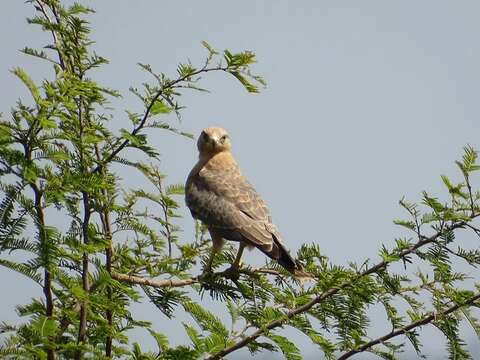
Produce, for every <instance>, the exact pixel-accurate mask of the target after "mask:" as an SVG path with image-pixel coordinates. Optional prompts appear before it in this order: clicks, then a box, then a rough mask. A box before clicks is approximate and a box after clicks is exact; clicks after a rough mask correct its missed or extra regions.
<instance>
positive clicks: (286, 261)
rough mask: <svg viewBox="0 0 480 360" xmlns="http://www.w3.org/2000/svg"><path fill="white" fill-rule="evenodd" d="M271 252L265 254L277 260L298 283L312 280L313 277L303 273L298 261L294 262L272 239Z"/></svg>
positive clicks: (286, 251)
mask: <svg viewBox="0 0 480 360" xmlns="http://www.w3.org/2000/svg"><path fill="white" fill-rule="evenodd" d="M274 239H275V241H274V242H273V248H272V251H270V252H269V253H266V252H265V253H266V254H267V255H268V256H269V257H271V258H272V259H274V260H277V261H278V263H279V264H280V265H281V266H282V267H284V268H285V269H286V270H288V272H290V273H291V274H292V275H293V276H295V277H296V278H297V279H298V280H300V282H302V283H303V282H306V281H311V280H314V279H315V277H314V276H313V275H311V274H309V273H307V272H306V271H305V269H304V268H303V265H302V264H301V263H300V261H298V260H294V259H293V258H292V256H291V255H290V253H289V252H288V250H287V249H286V248H285V246H283V244H282V243H281V242H280V241H278V240H277V239H276V237H274Z"/></svg>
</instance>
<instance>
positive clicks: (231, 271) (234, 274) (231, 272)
mask: <svg viewBox="0 0 480 360" xmlns="http://www.w3.org/2000/svg"><path fill="white" fill-rule="evenodd" d="M239 270H240V266H239V265H236V266H235V265H232V266H230V267H229V268H228V269H226V270H224V271H222V275H223V276H225V277H226V278H228V279H231V280H238V278H239V277H240V271H239Z"/></svg>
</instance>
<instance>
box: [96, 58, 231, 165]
mask: <svg viewBox="0 0 480 360" xmlns="http://www.w3.org/2000/svg"><path fill="white" fill-rule="evenodd" d="M227 69H228V67H222V66H217V67H214V68H205V67H204V68H201V69H200V70H197V71H194V72H192V73H191V74H189V75H185V76H181V77H179V78H178V79H176V80H173V81H171V82H169V83H167V84H165V85H164V86H163V87H162V88H161V89H160V90H159V91H158V92H157V93H156V94H155V96H154V97H153V98H152V100H150V103H149V104H148V106H147V109H146V110H145V113H144V114H143V118H142V120H141V121H140V123H139V124H138V125H137V126H136V127H135V128H134V129H133V130H132V131H131V132H130V135H132V136H135V135H136V134H138V132H139V131H140V130H142V129H143V128H144V127H145V123H146V121H147V119H148V118H149V116H150V113H151V111H152V107H153V105H154V104H155V102H156V101H157V100H158V98H159V97H161V96H162V95H163V94H164V92H165V90H167V89H171V88H173V87H174V86H175V85H176V84H178V83H180V82H182V81H185V80H188V79H189V78H191V77H193V76H197V75H200V74H202V73H207V72H210V71H227ZM129 142H130V140H128V139H125V140H123V141H122V142H121V143H120V144H119V145H118V146H117V148H115V149H114V150H113V151H112V152H111V153H110V155H108V156H107V157H106V158H105V159H103V161H102V162H101V163H100V164H98V165H97V167H95V169H93V172H94V173H95V172H99V171H100V170H101V168H102V167H104V166H105V165H106V164H108V163H109V162H110V161H112V160H113V159H114V158H115V156H117V155H118V153H119V152H120V151H122V150H123V149H124V148H125V147H126V146H127V145H128V143H129Z"/></svg>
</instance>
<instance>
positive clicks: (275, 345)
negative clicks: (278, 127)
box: [0, 0, 480, 359]
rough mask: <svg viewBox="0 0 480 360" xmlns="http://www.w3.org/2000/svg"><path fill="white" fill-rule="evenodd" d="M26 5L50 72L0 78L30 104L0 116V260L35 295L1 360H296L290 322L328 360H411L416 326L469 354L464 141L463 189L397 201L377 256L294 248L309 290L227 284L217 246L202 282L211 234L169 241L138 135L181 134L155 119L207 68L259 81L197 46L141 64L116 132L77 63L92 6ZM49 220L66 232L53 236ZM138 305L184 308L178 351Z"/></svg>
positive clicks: (87, 67) (177, 190)
mask: <svg viewBox="0 0 480 360" xmlns="http://www.w3.org/2000/svg"><path fill="white" fill-rule="evenodd" d="M29 3H30V4H31V5H32V6H33V7H34V8H35V10H36V12H37V15H36V16H35V17H33V18H32V19H29V23H31V24H35V25H40V26H41V28H42V29H43V30H44V31H47V32H49V33H50V34H51V44H48V45H47V46H46V47H45V50H36V49H32V48H25V49H23V52H24V53H25V54H27V55H30V56H33V57H36V58H39V59H40V60H43V61H47V62H49V63H51V65H52V68H53V70H54V72H53V73H52V78H51V79H50V80H44V81H43V82H42V83H41V84H35V83H34V82H33V81H32V79H31V78H30V77H29V75H28V74H27V72H26V71H24V70H23V69H20V68H16V69H13V70H12V72H13V73H14V74H15V75H16V76H17V77H18V78H19V79H20V80H21V81H22V82H23V83H24V84H25V86H26V87H27V89H28V90H29V92H30V94H31V98H32V99H30V100H28V101H27V102H26V101H18V103H17V104H16V106H15V107H14V108H13V109H12V111H11V113H10V114H9V116H2V118H1V121H0V191H1V194H2V195H1V203H0V223H1V227H0V254H1V257H0V264H1V265H2V266H4V267H7V268H9V269H11V270H13V271H17V272H19V273H21V274H23V275H24V276H26V277H28V278H29V279H31V280H32V282H33V283H36V284H38V285H39V286H40V287H41V289H42V291H38V292H37V297H36V298H34V299H33V300H32V301H31V302H30V303H28V304H25V305H19V306H18V307H17V310H18V313H19V315H20V316H21V317H22V318H23V319H24V321H23V322H22V323H20V324H19V325H10V324H6V323H3V324H1V330H0V331H1V333H3V334H4V337H3V341H2V345H1V347H0V355H1V356H2V357H3V358H6V359H9V358H11V359H22V358H25V359H27V358H38V359H44V358H46V359H69V358H75V359H81V358H98V359H101V358H135V359H197V358H206V359H220V358H222V357H224V356H226V355H228V354H230V353H232V352H234V351H236V350H238V349H241V348H248V350H250V352H251V353H256V352H258V351H262V350H263V351H281V352H282V353H283V355H284V356H285V357H286V358H287V359H300V358H301V355H300V351H299V349H298V348H297V347H296V346H295V344H294V343H293V342H292V341H291V340H289V339H288V338H287V337H286V336H285V335H284V334H282V330H281V329H282V328H284V327H287V326H289V327H293V328H296V329H298V330H299V331H300V332H302V333H304V334H305V335H306V336H307V337H308V338H309V339H310V340H311V341H312V342H313V343H314V344H316V345H317V346H318V349H319V353H322V354H323V355H324V356H325V357H326V358H329V359H334V358H340V359H347V358H349V357H351V356H353V355H355V354H356V353H360V352H364V351H369V352H372V353H374V354H376V355H378V356H380V357H383V358H385V359H395V358H396V355H397V354H399V353H400V352H402V351H403V350H404V348H405V346H404V345H405V344H404V343H405V342H407V341H408V342H409V343H410V344H411V345H412V346H413V348H414V349H415V350H416V351H417V352H418V354H421V338H420V336H419V335H420V333H419V329H420V328H421V327H422V326H425V325H431V326H435V327H436V328H438V329H439V330H440V331H441V332H442V333H443V334H444V335H445V338H446V340H447V348H448V351H449V354H450V358H452V359H467V358H470V355H469V353H468V352H467V350H466V348H465V344H464V342H463V341H462V339H461V337H460V334H459V325H460V323H461V321H463V320H464V319H465V320H467V321H468V322H469V323H470V324H471V326H472V327H473V328H474V329H475V331H476V332H477V333H479V332H480V324H479V323H478V321H477V320H476V318H475V317H474V314H473V312H472V307H475V306H478V305H479V304H480V303H479V299H480V292H479V289H478V286H477V285H476V284H473V285H472V284H471V283H467V282H465V280H466V279H467V273H468V272H469V271H471V268H473V267H475V266H476V265H478V264H480V252H479V250H477V246H476V247H474V248H472V249H469V248H465V247H464V246H463V245H462V244H459V243H458V241H456V235H457V234H458V233H460V232H462V233H466V234H467V235H468V236H480V228H478V227H477V226H476V225H475V219H476V218H477V217H478V216H479V215H480V203H479V201H480V192H479V191H477V190H475V189H474V185H473V184H472V183H471V174H472V172H474V171H476V170H478V169H480V167H479V165H477V163H476V160H477V154H476V152H475V151H474V150H473V149H472V148H471V147H466V148H465V152H464V156H463V158H462V159H461V160H460V161H458V162H457V165H458V167H459V170H460V173H461V175H462V180H461V181H460V182H458V183H452V181H451V180H450V179H449V178H448V177H446V176H442V180H443V183H444V184H445V186H446V188H447V190H448V192H449V194H450V195H449V196H450V197H449V199H447V200H439V199H437V198H435V197H434V196H431V195H429V194H427V193H426V192H425V193H423V194H422V200H421V203H420V204H410V203H407V202H406V201H404V200H402V201H400V205H401V206H402V207H403V208H405V210H406V213H407V219H406V220H399V221H397V222H396V223H397V224H398V225H400V226H403V227H405V228H406V231H407V233H406V235H405V237H404V238H398V239H395V241H394V245H393V248H388V247H386V246H383V247H382V249H381V250H380V253H379V259H378V260H377V261H374V260H367V261H365V262H364V263H362V264H361V265H357V264H353V263H352V264H349V265H348V266H338V265H333V264H331V263H330V262H329V261H328V259H327V257H326V256H325V255H324V254H322V253H321V251H320V249H319V247H318V246H317V245H315V244H312V245H303V246H302V247H301V249H300V250H299V251H298V254H297V257H298V259H299V260H300V261H301V262H302V263H303V264H304V266H305V269H306V271H308V272H309V273H310V274H311V275H312V277H313V278H314V280H313V281H311V282H309V283H306V284H302V283H299V282H298V281H297V280H296V279H295V278H293V277H292V276H291V275H290V274H289V273H287V272H285V271H284V270H283V269H282V268H281V267H279V266H278V265H276V264H275V263H272V262H267V263H266V264H265V266H262V267H258V268H252V267H248V266H244V267H242V268H240V269H239V270H238V272H237V273H236V274H232V273H231V272H224V271H222V269H224V268H225V267H226V266H227V265H228V264H229V263H231V262H232V261H233V259H234V256H235V255H234V254H235V252H234V248H233V247H232V246H227V247H226V248H225V249H224V250H223V252H222V253H221V254H219V255H218V256H217V257H216V258H215V262H214V264H213V272H212V273H202V272H201V267H202V266H203V265H205V261H206V260H207V258H208V256H209V249H210V240H209V239H207V238H206V235H205V229H204V228H203V227H202V226H201V224H197V226H196V232H195V234H194V235H193V234H192V236H191V238H192V240H189V239H186V240H184V241H182V240H181V239H180V237H179V230H180V229H179V227H178V226H177V225H176V224H175V218H177V217H179V216H181V214H180V213H179V205H178V204H179V201H181V199H180V198H179V197H181V195H182V194H183V188H182V186H180V185H175V184H173V185H172V184H168V183H167V182H166V180H165V175H164V174H163V172H162V171H161V170H160V169H159V167H158V152H157V149H154V148H152V147H151V146H150V145H149V140H148V135H149V134H153V133H154V132H155V131H171V132H175V133H177V134H179V136H189V135H188V134H184V133H182V132H180V131H178V130H177V129H175V128H174V127H173V126H172V125H171V124H169V123H168V122H166V121H164V120H162V116H165V115H166V114H169V113H172V112H173V113H176V114H177V115H179V114H180V112H181V110H182V104H181V103H179V97H180V95H181V94H182V92H183V91H188V90H195V91H201V90H204V89H202V88H201V77H203V76H206V75H207V73H209V72H222V73H225V74H227V75H233V77H234V78H236V79H237V80H239V81H240V83H241V84H242V85H243V86H244V87H245V89H246V90H247V91H249V92H257V91H258V86H262V85H264V81H263V79H262V78H261V77H259V76H256V75H254V74H253V73H252V72H251V69H250V68H251V65H252V64H253V63H254V62H255V56H254V54H253V53H251V52H248V51H243V52H239V53H232V52H230V51H228V50H225V51H223V52H218V51H216V50H215V49H214V48H212V47H211V46H210V45H209V44H207V43H205V42H204V43H203V46H204V47H205V49H206V59H205V62H204V63H203V64H200V65H194V64H191V63H183V64H180V65H179V66H178V69H177V74H176V75H175V76H174V77H170V76H167V75H165V74H163V73H156V72H155V71H154V70H153V69H152V68H151V67H150V66H149V65H146V64H140V67H141V69H142V70H144V71H146V72H148V73H149V74H151V75H152V82H151V83H148V84H143V85H142V87H141V88H140V89H137V88H134V87H132V88H131V93H132V94H134V95H135V96H136V97H138V99H139V100H140V103H141V105H142V107H143V110H141V111H140V112H138V111H133V110H127V111H126V112H125V114H126V115H125V117H126V118H128V119H129V121H130V122H131V126H130V129H121V130H120V131H119V132H118V133H115V132H113V131H112V130H110V123H109V121H111V120H112V118H113V116H111V115H109V111H110V110H109V107H108V101H109V99H110V98H112V97H118V96H119V93H118V92H117V91H115V90H112V89H109V88H107V87H105V86H102V85H100V84H98V83H97V82H96V81H95V80H94V79H93V78H91V77H90V74H91V70H92V69H94V68H97V67H99V66H106V65H107V60H106V59H105V58H103V57H101V56H99V55H97V54H95V53H92V51H91V49H90V45H91V41H90V39H89V27H88V22H87V21H86V20H85V18H86V16H87V15H88V14H89V13H91V12H92V10H90V9H88V8H86V7H84V6H82V5H79V4H74V5H72V6H70V7H66V6H63V5H62V4H61V3H60V1H58V0H36V1H29ZM132 149H133V150H134V151H136V152H135V153H132ZM138 153H141V154H142V157H141V159H140V160H137V159H138V158H139V156H138ZM133 154H134V155H135V156H133ZM134 159H135V160H134ZM123 167H129V168H132V169H133V170H134V171H136V172H138V174H140V175H142V176H143V177H144V178H145V180H146V181H148V182H149V183H151V185H152V189H153V190H152V191H147V190H145V189H144V188H138V189H131V190H125V189H124V188H125V187H124V186H123V181H122V179H121V178H120V177H119V176H118V172H119V169H121V168H123ZM59 218H61V219H62V222H63V223H64V224H67V225H68V226H65V227H64V228H62V227H61V226H54V224H58V220H55V219H59ZM132 239H133V240H132ZM15 254H19V255H17V256H15ZM18 259H21V260H18ZM399 265H401V266H399ZM402 266H403V267H402ZM418 268H420V269H421V270H418ZM412 269H413V270H415V269H417V272H416V273H413V271H412ZM194 292H199V293H201V294H203V295H206V296H209V297H211V298H212V300H213V301H216V302H218V303H219V304H222V305H224V306H225V309H226V311H228V313H229V314H230V316H231V320H232V321H231V326H230V327H229V326H227V325H225V324H224V323H222V321H221V320H220V319H219V317H218V316H217V315H216V314H213V313H211V312H209V311H207V310H206V309H205V308H204V307H203V306H202V304H201V303H199V302H196V301H194V297H193V296H192V294H193V293H194ZM142 296H146V297H148V299H149V300H150V301H151V302H152V303H154V304H155V305H156V307H157V308H158V311H161V312H162V313H163V314H164V315H165V316H166V317H168V318H171V317H173V316H175V314H176V313H177V312H179V311H185V312H187V313H189V314H190V315H191V317H192V320H193V321H192V323H190V324H184V327H185V333H186V335H187V336H188V338H189V342H188V343H185V344H182V345H179V346H171V345H170V344H169V338H168V336H167V334H166V331H164V330H163V331H162V330H160V331H156V330H155V329H154V328H153V326H152V324H150V323H148V322H145V321H141V320H138V319H136V318H135V317H134V315H133V314H132V313H130V311H129V305H130V304H131V303H132V302H133V301H136V300H138V299H139V298H141V297H142ZM375 306H380V307H382V308H383V309H384V312H385V315H386V318H387V319H388V322H389V324H386V326H385V334H384V335H382V336H379V337H376V338H372V337H370V336H369V316H368V315H369V313H368V311H369V309H371V308H372V307H375ZM136 327H137V328H138V327H139V328H145V329H147V330H148V331H149V332H150V334H151V335H152V336H153V338H154V339H155V340H156V342H157V344H158V351H156V352H152V351H145V350H143V349H142V348H141V346H140V345H139V344H137V343H134V344H131V342H130V341H129V338H128V335H127V331H128V330H130V329H133V328H136Z"/></svg>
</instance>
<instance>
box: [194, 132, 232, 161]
mask: <svg viewBox="0 0 480 360" xmlns="http://www.w3.org/2000/svg"><path fill="white" fill-rule="evenodd" d="M197 147H198V151H199V152H200V156H202V155H203V156H212V155H215V154H218V153H220V152H223V151H230V149H231V143H230V137H229V136H228V133H227V131H226V130H225V129H222V128H219V127H208V128H206V129H203V131H202V133H201V134H200V136H199V137H198V141H197Z"/></svg>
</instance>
